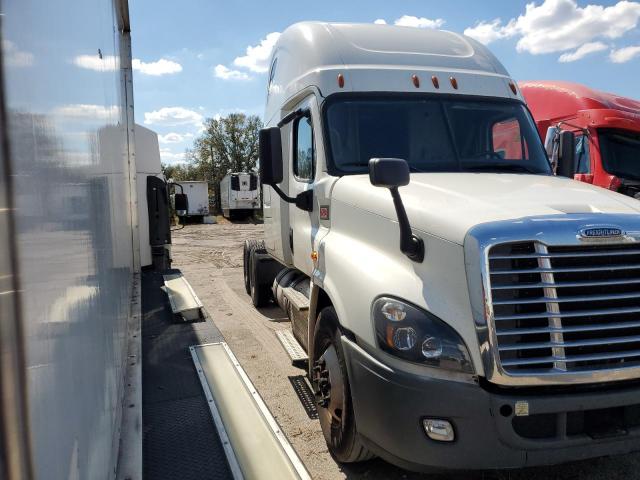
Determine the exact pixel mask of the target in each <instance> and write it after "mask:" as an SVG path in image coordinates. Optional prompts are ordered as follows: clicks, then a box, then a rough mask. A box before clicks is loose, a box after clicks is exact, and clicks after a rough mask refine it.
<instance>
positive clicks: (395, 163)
mask: <svg viewBox="0 0 640 480" xmlns="http://www.w3.org/2000/svg"><path fill="white" fill-rule="evenodd" d="M410 175H411V174H410V173H409V164H408V163H407V162H406V161H405V160H402V159H400V158H372V159H371V160H369V180H370V181H371V184H372V185H374V186H376V187H384V188H388V189H389V191H390V192H391V197H392V198H393V206H394V207H395V209H396V216H397V217H398V226H399V227H400V251H401V252H402V253H404V254H405V255H406V256H407V257H409V258H410V259H411V260H413V261H414V262H418V263H420V262H422V261H423V260H424V241H423V240H422V239H421V238H420V237H418V236H416V235H414V234H413V232H412V231H411V225H410V224H409V217H407V211H406V210H405V208H404V204H403V203H402V198H401V197H400V192H399V191H398V187H402V186H404V185H408V184H409V180H410Z"/></svg>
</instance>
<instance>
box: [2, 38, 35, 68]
mask: <svg viewBox="0 0 640 480" xmlns="http://www.w3.org/2000/svg"><path fill="white" fill-rule="evenodd" d="M2 54H3V57H4V64H5V65H6V66H7V67H30V66H31V65H33V59H34V57H33V53H31V52H27V51H24V50H20V49H19V48H18V46H17V45H16V44H15V43H13V42H11V41H9V40H3V41H2Z"/></svg>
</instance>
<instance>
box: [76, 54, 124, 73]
mask: <svg viewBox="0 0 640 480" xmlns="http://www.w3.org/2000/svg"><path fill="white" fill-rule="evenodd" d="M73 63H74V65H76V66H77V67H80V68H85V69H87V70H95V71H96V72H113V71H115V70H117V69H118V68H119V67H120V59H119V58H118V57H116V56H114V55H104V56H103V57H102V58H100V57H99V56H98V55H78V56H77V57H75V58H74V59H73Z"/></svg>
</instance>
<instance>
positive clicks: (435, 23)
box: [373, 15, 445, 28]
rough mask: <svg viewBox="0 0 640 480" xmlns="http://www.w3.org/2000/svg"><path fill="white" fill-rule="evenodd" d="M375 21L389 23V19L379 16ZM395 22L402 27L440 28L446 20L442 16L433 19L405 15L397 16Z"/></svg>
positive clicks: (382, 23)
mask: <svg viewBox="0 0 640 480" xmlns="http://www.w3.org/2000/svg"><path fill="white" fill-rule="evenodd" d="M373 23H376V24H378V25H387V21H386V20H385V19H384V18H378V19H377V20H374V21H373ZM393 24H394V25H398V26H400V27H417V28H440V27H441V26H442V25H444V24H445V21H444V20H443V19H442V18H436V19H435V20H431V19H430V18H425V17H414V16H413V15H403V16H401V17H400V18H396V20H395V21H394V22H393Z"/></svg>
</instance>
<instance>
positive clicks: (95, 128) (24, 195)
mask: <svg viewBox="0 0 640 480" xmlns="http://www.w3.org/2000/svg"><path fill="white" fill-rule="evenodd" d="M2 15H3V20H2V38H1V42H2V46H3V48H2V52H1V53H0V55H1V57H0V65H1V67H0V71H1V75H2V77H3V78H2V79H0V80H2V81H0V85H1V86H0V94H1V98H0V109H1V111H2V113H3V118H2V119H0V131H1V133H0V135H1V136H2V153H1V154H0V157H1V158H0V159H1V161H2V168H0V222H1V224H0V232H1V235H2V236H3V237H5V238H3V239H2V241H0V245H1V248H0V279H2V280H1V281H2V284H1V285H0V287H1V290H0V292H1V293H2V294H1V295H0V337H1V338H2V343H1V344H0V349H1V351H0V389H1V390H2V392H1V393H2V395H1V397H0V398H1V399H2V401H1V403H0V407H1V409H2V410H1V412H0V413H1V415H2V418H3V421H2V422H0V438H2V442H1V443H2V444H1V445H0V448H1V449H2V452H1V453H2V455H0V457H2V459H3V460H0V477H3V478H8V479H18V478H47V479H69V478H91V479H111V478H114V476H115V475H116V470H117V464H118V458H119V446H120V445H123V448H122V449H123V450H125V453H126V455H124V456H123V457H122V458H125V460H124V462H126V463H127V465H128V470H127V476H128V477H129V478H131V479H135V478H140V476H141V444H140V443H139V442H138V440H139V437H136V434H135V433H134V434H133V436H127V438H124V437H122V436H121V430H122V427H121V426H122V419H123V416H126V418H127V420H132V419H133V421H134V422H136V421H137V422H138V427H140V423H141V418H140V416H138V417H137V418H134V417H135V416H136V415H137V414H138V413H139V405H138V403H139V402H137V400H136V398H137V397H136V396H135V395H133V396H130V397H127V403H128V404H129V403H131V405H133V407H132V408H131V409H129V408H127V409H126V410H127V412H126V415H123V401H124V399H125V397H126V395H127V394H128V391H129V390H128V387H127V385H128V384H130V383H131V384H134V383H135V381H134V380H130V379H131V378H132V377H127V376H128V375H130V374H131V372H132V371H135V368H136V365H138V363H137V362H138V360H139V359H138V357H137V356H135V357H134V358H133V359H132V360H129V358H128V357H129V356H130V355H132V351H131V349H130V348H129V347H128V342H129V340H131V338H130V334H131V332H132V329H133V328H135V321H136V320H137V318H136V313H135V312H136V305H137V306H138V308H139V294H138V293H137V288H136V281H137V280H136V278H137V275H138V273H139V265H140V259H139V239H138V218H137V217H138V213H137V209H136V200H137V197H136V195H137V194H136V186H135V185H136V165H135V156H134V128H133V127H134V125H133V87H132V72H131V47H130V33H129V32H130V28H129V12H128V4H127V1H126V0H106V1H105V0H86V1H84V2H71V3H69V2H67V3H63V4H59V3H57V4H53V3H51V2H48V1H45V0H34V1H32V2H29V3H25V2H4V3H3V5H2ZM79 26H81V28H80V27H79ZM80 55H86V56H87V57H90V58H89V59H90V61H91V64H92V65H94V64H95V65H98V66H100V68H98V69H87V68H82V65H83V62H82V61H80V60H78V61H75V59H77V58H78V57H79V56H80ZM85 64H86V62H85ZM5 227H6V228H5ZM138 340H139V339H138ZM132 345H134V346H135V342H133V343H132ZM130 364H132V365H131V366H130ZM125 377H127V380H126V381H125ZM136 412H137V413H136ZM138 434H140V435H141V432H140V428H138ZM131 440H133V443H128V444H126V445H125V444H124V443H121V442H129V441H131ZM121 465H122V463H121Z"/></svg>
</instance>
